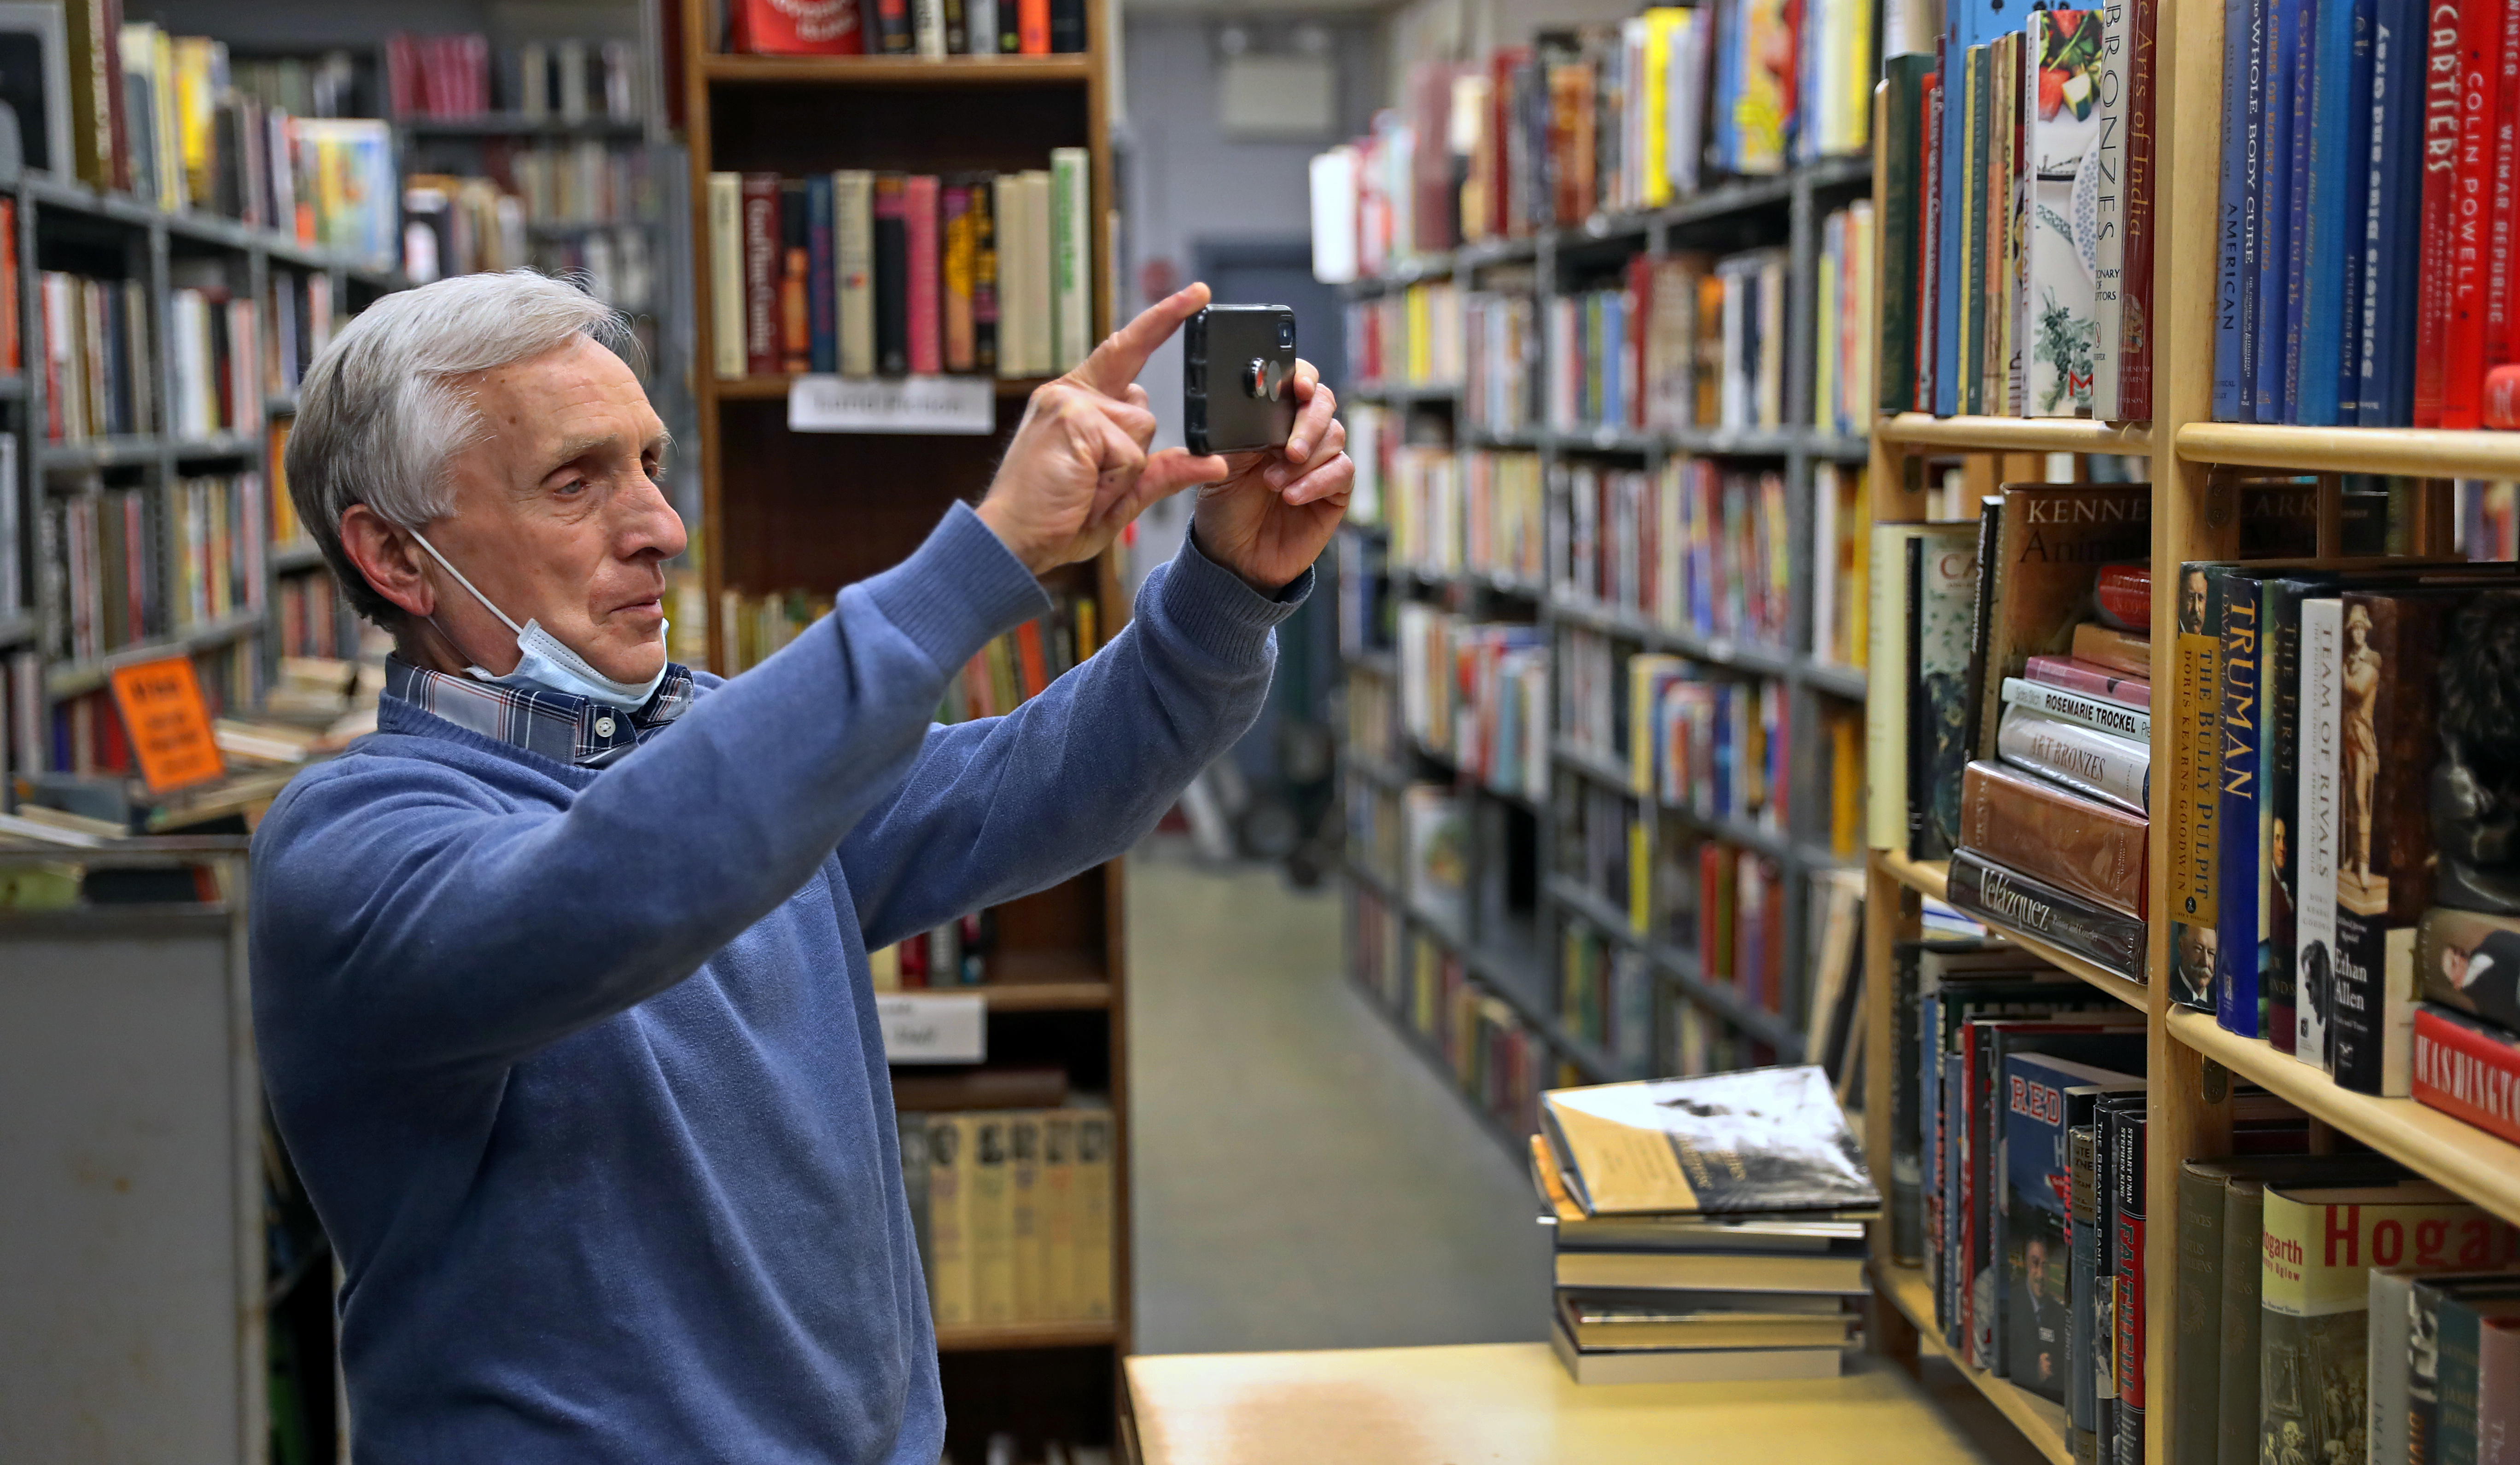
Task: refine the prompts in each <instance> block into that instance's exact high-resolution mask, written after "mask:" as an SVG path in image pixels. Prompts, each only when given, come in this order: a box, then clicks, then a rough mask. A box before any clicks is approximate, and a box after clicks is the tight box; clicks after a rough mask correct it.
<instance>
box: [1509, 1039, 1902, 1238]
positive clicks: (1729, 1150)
mask: <svg viewBox="0 0 2520 1465" xmlns="http://www.w3.org/2000/svg"><path fill="white" fill-rule="evenodd" d="M1541 1123H1542V1127H1543V1129H1544V1131H1545V1132H1547V1134H1548V1136H1549V1141H1550V1144H1551V1147H1552V1148H1553V1150H1554V1151H1555V1152H1556V1157H1557V1163H1558V1169H1559V1171H1560V1173H1561V1174H1562V1175H1563V1176H1564V1177H1565V1179H1566V1183H1567V1186H1568V1188H1569V1189H1570V1190H1571V1191H1572V1192H1573V1193H1574V1195H1575V1198H1576V1200H1577V1202H1578V1203H1579V1204H1581V1205H1582V1206H1583V1207H1584V1209H1585V1210H1586V1211H1587V1212H1588V1213H1589V1214H1592V1215H1596V1216H1603V1215H1634V1214H1643V1213H1662V1214H1670V1215H1707V1216H1720V1215H1732V1214H1738V1213H1741V1212H1751V1211H1837V1210H1854V1209H1868V1208H1874V1207H1878V1206H1879V1205H1880V1204H1881V1195H1880V1192H1879V1191H1878V1190H1875V1189H1874V1188H1873V1185H1872V1181H1871V1178H1870V1176H1869V1175H1868V1173H1867V1171H1866V1168H1865V1164H1864V1159H1863V1154H1862V1152H1861V1150H1860V1149H1859V1148H1858V1146H1857V1144H1856V1140H1855V1133H1854V1132H1853V1131H1852V1130H1851V1129H1849V1128H1848V1126H1847V1122H1846V1113H1845V1111H1844V1110H1843V1109H1841V1108H1839V1107H1838V1103H1837V1096H1836V1094H1835V1092H1834V1091H1833V1089H1832V1088H1831V1086H1830V1083H1829V1079H1828V1075H1827V1073H1826V1072H1825V1071H1824V1070H1823V1069H1821V1068H1819V1067H1817V1066H1805V1067H1799V1068H1761V1069H1749V1070H1745V1071H1742V1072H1737V1073H1722V1074H1711V1075H1707V1076H1705V1077H1701V1078H1693V1079H1662V1080H1655V1081H1651V1082H1647V1083H1634V1084H1602V1085H1597V1086H1594V1087H1592V1088H1558V1089H1552V1090H1550V1091H1549V1092H1547V1093H1544V1094H1542V1095H1541Z"/></svg>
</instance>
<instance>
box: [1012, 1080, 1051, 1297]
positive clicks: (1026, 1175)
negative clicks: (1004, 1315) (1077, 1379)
mask: <svg viewBox="0 0 2520 1465" xmlns="http://www.w3.org/2000/svg"><path fill="white" fill-rule="evenodd" d="M1007 1189H1008V1191H1009V1192H1010V1194H1011V1196H1012V1199H1010V1201H1009V1202H1008V1206H1007V1211H1008V1217H1009V1230H1010V1232H1011V1233H1012V1256H1013V1258H1014V1294H1015V1300H1014V1319H1015V1321H1017V1322H1040V1321H1042V1320H1044V1319H1046V1318H1048V1317H1049V1316H1050V1307H1049V1300H1048V1297H1047V1295H1046V1293H1047V1284H1048V1282H1049V1271H1050V1265H1049V1263H1050V1258H1049V1255H1048V1252H1047V1249H1046V1248H1047V1244H1048V1242H1049V1240H1050V1232H1049V1229H1048V1227H1047V1226H1046V1225H1045V1224H1044V1219H1043V1216H1042V1198H1043V1197H1042V1186H1041V1116H1040V1115H1038V1114H1010V1115H1008V1116H1007Z"/></svg>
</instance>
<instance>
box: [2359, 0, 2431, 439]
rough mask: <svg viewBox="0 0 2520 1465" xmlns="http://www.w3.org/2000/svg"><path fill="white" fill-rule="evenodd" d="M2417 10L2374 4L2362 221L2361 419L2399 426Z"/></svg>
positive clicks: (2407, 398) (2409, 335) (2416, 244)
mask: <svg viewBox="0 0 2520 1465" xmlns="http://www.w3.org/2000/svg"><path fill="white" fill-rule="evenodd" d="M2423 20H2424V7H2423V6H2422V4H2421V3H2419V0H2376V3H2375V4H2374V6H2373V7H2372V25H2371V30H2372V40H2371V132H2372V136H2371V155H2370V190H2371V197H2370V200H2369V203H2368V213H2367V215H2366V216H2365V218H2364V220H2363V279H2364V282H2365V284H2364V286H2363V321H2364V328H2365V329H2364V332H2363V371H2362V401H2361V404H2360V405H2361V413H2360V416H2359V421H2360V422H2361V423H2362V425H2363V426H2365V427H2406V426H2411V425H2412V424H2413V422H2414V420H2415V377H2414V371H2415V367H2414V356H2415V283H2416V277H2417V276H2418V275H2419V274H2420V273H2421V270H2420V260H2419V258H2418V255H2419V251H2420V249H2421V247H2422V245H2421V239H2420V227H2421V223H2422V212H2423V168H2422V167H2421V165H2420V164H2421V162H2422V157H2421V155H2420V154H2419V152H2418V149H2419V147H2420V145H2421V143H2422V140H2423V117H2424V47H2425V43H2426V40H2427V37H2426V36H2425V34H2424V26H2423Z"/></svg>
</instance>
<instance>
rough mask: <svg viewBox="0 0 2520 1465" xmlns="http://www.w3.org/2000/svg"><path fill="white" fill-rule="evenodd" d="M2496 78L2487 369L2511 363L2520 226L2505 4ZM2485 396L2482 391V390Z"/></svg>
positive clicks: (2516, 80) (2516, 26)
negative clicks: (2519, 226) (2515, 236)
mask: <svg viewBox="0 0 2520 1465" xmlns="http://www.w3.org/2000/svg"><path fill="white" fill-rule="evenodd" d="M2498 14H2499V19H2500V21H2501V26H2500V29H2501V35H2500V37H2499V41H2500V44H2499V46H2498V56H2499V61H2500V65H2499V66H2498V67H2496V75H2495V119H2494V187H2493V197H2492V199H2491V200H2490V206H2491V218H2490V220H2489V222H2488V226H2487V230H2486V270H2485V354H2484V360H2483V362H2482V363H2481V365H2482V367H2483V369H2484V370H2488V371H2490V370H2492V369H2493V368H2495V367H2497V366H2499V365H2501V364H2503V363H2504V362H2507V361H2509V360H2511V359H2512V331H2513V321H2512V300H2511V260H2512V230H2513V227H2514V225H2515V223H2520V187H2515V183H2520V180H2515V178H2514V177H2513V172H2514V169H2515V168H2520V4H2514V3H2511V0H2503V3H2502V4H2501V6H2500V7H2499V8H2498ZM2480 397H2481V388H2480Z"/></svg>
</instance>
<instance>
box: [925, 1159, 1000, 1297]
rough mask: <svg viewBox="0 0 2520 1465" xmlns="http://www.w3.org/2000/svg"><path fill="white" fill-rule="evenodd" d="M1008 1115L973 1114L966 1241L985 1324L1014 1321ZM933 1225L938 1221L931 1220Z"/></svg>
mask: <svg viewBox="0 0 2520 1465" xmlns="http://www.w3.org/2000/svg"><path fill="white" fill-rule="evenodd" d="M1007 1119H1008V1116H1006V1115H1004V1114H975V1115H972V1116H971V1117H970V1128H969V1129H968V1131H967V1138H968V1139H969V1141H970V1148H971V1172H970V1175H971V1188H970V1193H969V1195H968V1197H967V1199H966V1201H965V1205H966V1206H967V1208H968V1209H967V1211H966V1212H965V1220H966V1229H965V1232H964V1240H965V1243H966V1245H967V1246H968V1247H969V1249H970V1254H971V1314H972V1321H974V1322H980V1323H999V1322H1012V1321H1014V1314H1015V1267H1014V1263H1015V1250H1014V1186H1013V1185H1012V1183H1011V1179H1012V1177H1011V1176H1010V1174H1009V1173H1010V1172H1011V1171H1012V1169H1013V1166H1012V1165H1011V1164H1010V1163H1009V1162H1008V1155H1007ZM930 1224H933V1221H931V1222H930Z"/></svg>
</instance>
